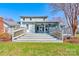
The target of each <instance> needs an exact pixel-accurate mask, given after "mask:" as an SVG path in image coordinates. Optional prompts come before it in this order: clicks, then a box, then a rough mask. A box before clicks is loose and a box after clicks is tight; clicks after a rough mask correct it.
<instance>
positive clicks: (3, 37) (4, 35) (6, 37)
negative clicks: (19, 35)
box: [0, 33, 12, 41]
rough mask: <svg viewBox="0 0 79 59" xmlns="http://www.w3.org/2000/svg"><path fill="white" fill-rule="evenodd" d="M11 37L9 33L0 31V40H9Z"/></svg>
mask: <svg viewBox="0 0 79 59" xmlns="http://www.w3.org/2000/svg"><path fill="white" fill-rule="evenodd" d="M11 38H12V37H11V35H10V34H9V33H0V41H10V40H11Z"/></svg>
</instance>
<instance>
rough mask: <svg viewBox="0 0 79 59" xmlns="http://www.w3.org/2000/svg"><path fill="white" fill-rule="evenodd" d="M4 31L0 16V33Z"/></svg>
mask: <svg viewBox="0 0 79 59" xmlns="http://www.w3.org/2000/svg"><path fill="white" fill-rule="evenodd" d="M3 32H5V30H4V21H3V18H2V17H0V33H3Z"/></svg>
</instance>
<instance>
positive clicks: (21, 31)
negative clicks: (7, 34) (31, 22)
mask: <svg viewBox="0 0 79 59" xmlns="http://www.w3.org/2000/svg"><path fill="white" fill-rule="evenodd" d="M24 34H25V28H19V29H18V30H12V41H13V40H14V39H17V38H18V37H20V36H22V35H24Z"/></svg>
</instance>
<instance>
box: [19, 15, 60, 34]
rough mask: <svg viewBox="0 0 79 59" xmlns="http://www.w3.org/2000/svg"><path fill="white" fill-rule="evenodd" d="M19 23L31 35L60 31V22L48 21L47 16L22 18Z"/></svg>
mask: <svg viewBox="0 0 79 59" xmlns="http://www.w3.org/2000/svg"><path fill="white" fill-rule="evenodd" d="M18 23H19V24H20V26H21V27H25V28H26V31H27V32H30V33H50V32H51V31H52V30H53V29H60V21H48V17H47V16H21V17H20V22H18Z"/></svg>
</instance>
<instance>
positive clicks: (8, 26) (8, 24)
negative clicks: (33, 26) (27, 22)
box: [4, 19, 20, 33]
mask: <svg viewBox="0 0 79 59" xmlns="http://www.w3.org/2000/svg"><path fill="white" fill-rule="evenodd" d="M19 27H20V26H19V25H18V24H17V22H15V21H14V20H12V19H8V20H4V28H5V32H8V33H12V31H13V30H15V29H18V28H19Z"/></svg>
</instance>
